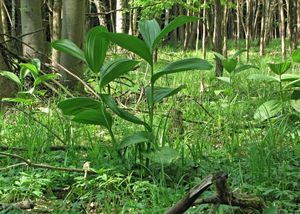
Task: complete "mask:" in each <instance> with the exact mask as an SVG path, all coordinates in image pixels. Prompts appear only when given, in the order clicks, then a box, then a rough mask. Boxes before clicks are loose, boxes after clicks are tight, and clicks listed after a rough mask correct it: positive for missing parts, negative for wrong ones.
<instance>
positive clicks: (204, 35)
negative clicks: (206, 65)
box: [202, 0, 207, 59]
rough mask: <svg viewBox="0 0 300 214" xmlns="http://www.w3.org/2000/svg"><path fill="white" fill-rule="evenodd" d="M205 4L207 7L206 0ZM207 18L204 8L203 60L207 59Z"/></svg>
mask: <svg viewBox="0 0 300 214" xmlns="http://www.w3.org/2000/svg"><path fill="white" fill-rule="evenodd" d="M204 4H205V5H206V0H204ZM206 22H207V16H206V7H204V8H203V20H202V58H203V59H206V34H207V28H206Z"/></svg>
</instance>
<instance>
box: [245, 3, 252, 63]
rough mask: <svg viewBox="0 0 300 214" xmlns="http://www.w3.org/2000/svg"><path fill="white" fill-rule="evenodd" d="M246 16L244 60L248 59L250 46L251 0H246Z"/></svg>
mask: <svg viewBox="0 0 300 214" xmlns="http://www.w3.org/2000/svg"><path fill="white" fill-rule="evenodd" d="M246 4H247V17H246V60H247V62H249V59H250V46H251V21H252V0H247V1H246Z"/></svg>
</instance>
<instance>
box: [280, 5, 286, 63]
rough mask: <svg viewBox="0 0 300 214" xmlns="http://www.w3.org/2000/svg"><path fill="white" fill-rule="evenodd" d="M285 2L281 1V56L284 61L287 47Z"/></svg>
mask: <svg viewBox="0 0 300 214" xmlns="http://www.w3.org/2000/svg"><path fill="white" fill-rule="evenodd" d="M283 1H284V0H279V9H280V36H281V55H282V59H285V58H286V47H285V15H284V5H283Z"/></svg>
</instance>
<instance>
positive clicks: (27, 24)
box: [21, 0, 46, 58]
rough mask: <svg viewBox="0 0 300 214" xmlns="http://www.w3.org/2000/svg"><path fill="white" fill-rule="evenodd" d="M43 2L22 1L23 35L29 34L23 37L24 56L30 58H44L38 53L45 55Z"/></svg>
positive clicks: (34, 0) (36, 0)
mask: <svg viewBox="0 0 300 214" xmlns="http://www.w3.org/2000/svg"><path fill="white" fill-rule="evenodd" d="M41 7H42V0H22V1H21V21H22V34H28V35H27V36H23V37H22V42H23V43H25V44H28V45H29V46H30V47H32V48H33V49H32V48H30V47H28V46H27V45H24V44H23V55H24V56H26V57H30V58H34V57H36V58H42V57H43V56H42V55H39V54H38V53H37V51H39V52H41V53H45V49H46V41H45V29H43V25H42V11H41Z"/></svg>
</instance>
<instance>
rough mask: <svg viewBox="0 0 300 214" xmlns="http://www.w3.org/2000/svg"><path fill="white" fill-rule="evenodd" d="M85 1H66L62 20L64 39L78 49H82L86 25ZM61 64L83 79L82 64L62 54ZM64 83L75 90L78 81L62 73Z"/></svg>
mask: <svg viewBox="0 0 300 214" xmlns="http://www.w3.org/2000/svg"><path fill="white" fill-rule="evenodd" d="M85 6H86V4H85V1H83V0H64V1H63V20H62V38H63V39H70V40H72V41H73V42H74V43H75V44H76V45H77V46H78V47H80V48H82V44H83V35H84V30H85V28H84V23H85ZM60 62H61V64H62V65H63V66H64V67H65V68H67V69H68V70H70V71H71V72H73V73H74V74H75V75H77V76H79V77H81V76H82V73H83V70H82V62H81V61H80V60H78V59H76V58H74V57H72V56H70V55H68V54H64V53H62V54H61V57H60ZM61 74H62V76H63V82H64V84H65V85H66V86H69V87H70V88H71V89H74V88H75V87H76V86H77V84H78V81H77V80H76V79H75V78H73V77H72V76H70V75H68V74H67V73H66V72H62V73H61Z"/></svg>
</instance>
